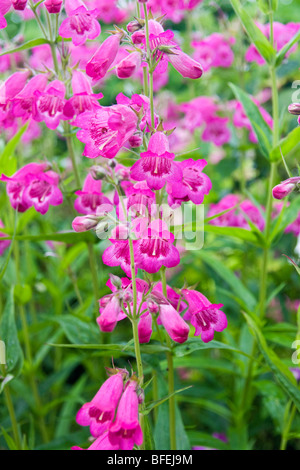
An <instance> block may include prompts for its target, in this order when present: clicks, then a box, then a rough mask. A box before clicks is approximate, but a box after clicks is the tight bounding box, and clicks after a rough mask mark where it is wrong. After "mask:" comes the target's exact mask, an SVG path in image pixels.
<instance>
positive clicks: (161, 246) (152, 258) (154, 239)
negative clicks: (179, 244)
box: [134, 220, 180, 273]
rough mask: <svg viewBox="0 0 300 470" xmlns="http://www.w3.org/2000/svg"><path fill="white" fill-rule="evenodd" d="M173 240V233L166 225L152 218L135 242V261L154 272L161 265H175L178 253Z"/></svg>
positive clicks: (140, 266)
mask: <svg viewBox="0 0 300 470" xmlns="http://www.w3.org/2000/svg"><path fill="white" fill-rule="evenodd" d="M173 242H174V235H173V234H172V233H170V232H169V231H168V230H167V225H166V224H165V223H164V222H163V221H161V220H154V221H153V222H151V223H150V225H149V226H148V228H147V230H146V231H145V233H144V234H143V235H142V238H141V239H140V240H136V242H135V243H136V246H135V253H134V255H135V263H136V264H137V266H138V267H139V268H140V269H144V270H145V271H147V272H148V273H156V272H158V271H159V270H160V268H161V267H162V266H165V267H167V268H173V267H174V266H177V265H178V264H179V263H180V255H179V251H178V249H177V248H176V247H175V246H174V245H173Z"/></svg>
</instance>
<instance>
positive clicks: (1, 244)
mask: <svg viewBox="0 0 300 470" xmlns="http://www.w3.org/2000/svg"><path fill="white" fill-rule="evenodd" d="M0 227H1V228H4V225H3V222H2V220H1V219H0ZM0 237H7V234H6V233H2V232H0ZM10 244H11V241H10V240H0V256H2V255H3V253H4V251H5V250H6V248H8V247H9V245H10Z"/></svg>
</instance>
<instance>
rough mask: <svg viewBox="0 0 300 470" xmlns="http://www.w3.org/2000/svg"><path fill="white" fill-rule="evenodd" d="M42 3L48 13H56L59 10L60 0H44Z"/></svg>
mask: <svg viewBox="0 0 300 470" xmlns="http://www.w3.org/2000/svg"><path fill="white" fill-rule="evenodd" d="M44 5H45V7H46V8H47V10H48V12H49V13H54V14H57V13H59V12H60V9H61V5H62V0H46V1H45V3H44Z"/></svg>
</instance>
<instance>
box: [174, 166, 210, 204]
mask: <svg viewBox="0 0 300 470" xmlns="http://www.w3.org/2000/svg"><path fill="white" fill-rule="evenodd" d="M206 165H207V162H206V161H205V160H196V161H195V160H193V159H191V158H190V159H189V160H184V161H182V162H180V163H179V166H180V168H181V170H182V180H181V181H180V182H176V183H168V184H167V188H166V190H167V193H168V194H169V196H170V198H169V203H171V204H170V205H171V207H172V202H173V201H174V199H175V200H176V201H177V203H178V202H179V201H187V200H188V201H192V202H193V203H194V204H202V202H203V199H204V195H205V194H208V193H209V191H210V190H211V187H212V185H211V181H210V179H209V177H208V176H207V175H206V174H205V173H202V170H203V168H204V167H205V166H206Z"/></svg>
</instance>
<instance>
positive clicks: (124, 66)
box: [116, 52, 142, 78]
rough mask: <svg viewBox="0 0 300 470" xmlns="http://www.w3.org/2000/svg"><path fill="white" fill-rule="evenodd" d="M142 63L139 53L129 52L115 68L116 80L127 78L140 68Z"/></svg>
mask: <svg viewBox="0 0 300 470" xmlns="http://www.w3.org/2000/svg"><path fill="white" fill-rule="evenodd" d="M141 62H142V59H141V54H140V52H131V53H130V54H128V56H127V57H125V58H124V59H122V60H121V62H119V63H118V65H117V67H116V73H117V77H118V78H129V77H131V76H132V75H133V74H134V73H135V71H136V70H137V69H138V68H139V67H140V65H141Z"/></svg>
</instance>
